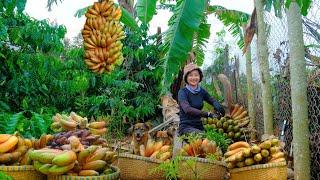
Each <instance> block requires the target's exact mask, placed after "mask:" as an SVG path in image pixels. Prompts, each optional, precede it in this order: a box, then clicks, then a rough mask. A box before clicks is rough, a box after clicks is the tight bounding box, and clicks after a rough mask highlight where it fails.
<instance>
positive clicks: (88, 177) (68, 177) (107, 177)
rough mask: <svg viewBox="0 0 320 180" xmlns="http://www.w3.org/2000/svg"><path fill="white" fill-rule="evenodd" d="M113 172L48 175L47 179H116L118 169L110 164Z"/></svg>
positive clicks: (118, 173) (118, 172) (117, 177)
mask: <svg viewBox="0 0 320 180" xmlns="http://www.w3.org/2000/svg"><path fill="white" fill-rule="evenodd" d="M111 169H113V170H114V171H115V172H113V173H111V174H108V175H101V176H67V175H61V176H49V175H48V178H47V180H118V179H119V178H120V169H119V168H118V167H116V166H111Z"/></svg>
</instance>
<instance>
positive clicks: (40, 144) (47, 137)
mask: <svg viewBox="0 0 320 180" xmlns="http://www.w3.org/2000/svg"><path fill="white" fill-rule="evenodd" d="M53 137H54V136H53V135H52V134H43V135H41V137H40V138H39V139H37V140H35V139H33V140H32V147H33V148H34V149H42V148H45V147H47V144H48V142H50V141H51V140H52V139H53Z"/></svg>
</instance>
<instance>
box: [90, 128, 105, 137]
mask: <svg viewBox="0 0 320 180" xmlns="http://www.w3.org/2000/svg"><path fill="white" fill-rule="evenodd" d="M89 129H90V132H91V133H92V134H94V135H104V134H105V133H106V132H107V128H102V129H94V128H89Z"/></svg>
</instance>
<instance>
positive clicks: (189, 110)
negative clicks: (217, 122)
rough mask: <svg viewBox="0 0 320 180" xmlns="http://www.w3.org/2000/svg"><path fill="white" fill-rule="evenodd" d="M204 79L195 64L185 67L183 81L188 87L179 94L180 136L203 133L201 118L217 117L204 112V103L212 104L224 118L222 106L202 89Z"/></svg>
mask: <svg viewBox="0 0 320 180" xmlns="http://www.w3.org/2000/svg"><path fill="white" fill-rule="evenodd" d="M202 78H203V74H202V71H201V70H200V68H198V67H197V66H196V65H195V64H193V63H190V64H188V65H186V66H185V67H184V73H183V80H184V82H185V83H186V86H185V87H184V88H182V89H180V90H179V92H178V103H179V107H180V124H179V135H183V134H187V133H192V132H196V133H198V132H202V131H203V130H204V128H203V125H202V122H201V117H211V118H212V117H216V116H217V115H216V114H213V113H210V112H205V111H202V108H203V102H204V101H206V102H208V103H209V104H211V105H212V106H213V107H214V109H215V110H216V112H217V114H218V115H219V116H224V114H225V111H224V109H223V107H222V105H221V104H220V103H219V102H218V101H216V100H215V99H213V98H212V97H211V96H210V95H209V93H208V92H207V91H206V90H204V89H203V88H202V87H200V85H199V83H200V82H201V80H202Z"/></svg>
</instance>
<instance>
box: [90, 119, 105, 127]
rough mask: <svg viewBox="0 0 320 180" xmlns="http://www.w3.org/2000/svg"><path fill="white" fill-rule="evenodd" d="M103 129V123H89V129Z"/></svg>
mask: <svg viewBox="0 0 320 180" xmlns="http://www.w3.org/2000/svg"><path fill="white" fill-rule="evenodd" d="M104 127H106V122H105V121H99V122H91V123H89V128H95V129H101V128H104Z"/></svg>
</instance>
